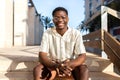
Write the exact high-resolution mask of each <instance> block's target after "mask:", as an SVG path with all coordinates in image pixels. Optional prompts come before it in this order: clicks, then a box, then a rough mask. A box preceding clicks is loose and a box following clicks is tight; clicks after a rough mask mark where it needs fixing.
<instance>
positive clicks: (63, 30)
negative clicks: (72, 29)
mask: <svg viewBox="0 0 120 80" xmlns="http://www.w3.org/2000/svg"><path fill="white" fill-rule="evenodd" d="M67 30H68V27H65V28H64V29H56V31H57V32H58V33H59V34H60V35H61V36H63V35H64V33H65V32H66V31H67Z"/></svg>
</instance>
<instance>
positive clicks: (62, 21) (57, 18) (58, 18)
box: [53, 11, 69, 30]
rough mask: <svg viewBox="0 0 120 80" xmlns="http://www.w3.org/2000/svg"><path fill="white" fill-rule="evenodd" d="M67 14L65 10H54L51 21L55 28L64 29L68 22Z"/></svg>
mask: <svg viewBox="0 0 120 80" xmlns="http://www.w3.org/2000/svg"><path fill="white" fill-rule="evenodd" d="M68 20H69V19H68V15H67V14H66V12H65V11H56V12H55V14H54V16H53V22H54V24H55V26H56V29H59V30H61V29H64V28H65V27H67V24H68Z"/></svg>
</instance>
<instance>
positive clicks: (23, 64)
mask: <svg viewBox="0 0 120 80" xmlns="http://www.w3.org/2000/svg"><path fill="white" fill-rule="evenodd" d="M34 48H35V47H34ZM34 48H31V47H30V48H27V49H25V48H23V49H19V50H18V49H17V50H16V49H14V51H11V50H9V53H4V52H2V53H0V64H1V66H0V71H2V72H3V71H4V72H6V71H32V70H33V68H34V67H35V66H36V65H37V64H38V51H37V50H38V49H36V51H35V50H34ZM31 49H33V50H34V51H32V50H31ZM30 50H31V51H30ZM34 52H35V53H34ZM36 52H37V53H36ZM86 64H87V65H88V68H89V70H90V71H97V72H98V71H110V72H113V64H112V63H111V62H110V61H109V60H108V59H103V58H101V57H99V56H97V55H94V54H91V53H87V60H86Z"/></svg>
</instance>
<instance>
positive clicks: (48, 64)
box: [39, 52, 58, 70]
mask: <svg viewBox="0 0 120 80" xmlns="http://www.w3.org/2000/svg"><path fill="white" fill-rule="evenodd" d="M39 58H40V61H41V63H42V64H44V65H45V66H46V67H48V68H50V69H54V70H55V69H56V68H57V66H58V65H57V64H56V63H55V62H54V61H52V60H51V59H49V58H48V56H47V53H45V52H39Z"/></svg>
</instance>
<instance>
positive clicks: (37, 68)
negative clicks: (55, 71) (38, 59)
mask: <svg viewBox="0 0 120 80" xmlns="http://www.w3.org/2000/svg"><path fill="white" fill-rule="evenodd" d="M43 67H44V66H43V65H42V64H39V65H37V66H35V67H34V69H33V71H34V72H38V71H40V70H42V68H43Z"/></svg>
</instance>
